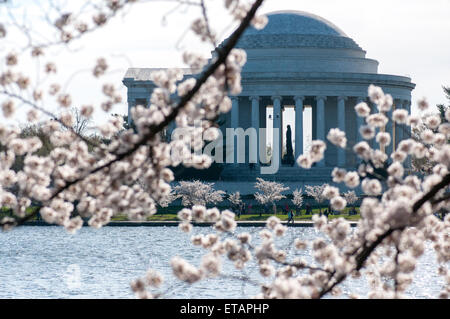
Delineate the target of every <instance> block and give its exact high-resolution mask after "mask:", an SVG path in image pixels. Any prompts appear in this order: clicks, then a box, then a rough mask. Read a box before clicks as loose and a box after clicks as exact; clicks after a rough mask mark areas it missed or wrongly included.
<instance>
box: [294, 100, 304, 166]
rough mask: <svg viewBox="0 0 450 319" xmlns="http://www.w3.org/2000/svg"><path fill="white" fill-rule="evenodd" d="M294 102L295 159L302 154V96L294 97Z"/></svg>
mask: <svg viewBox="0 0 450 319" xmlns="http://www.w3.org/2000/svg"><path fill="white" fill-rule="evenodd" d="M294 100H295V159H297V158H298V157H299V156H300V155H302V154H303V101H304V100H305V97H304V96H294Z"/></svg>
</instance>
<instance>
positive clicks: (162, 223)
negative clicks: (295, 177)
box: [23, 221, 358, 227]
mask: <svg viewBox="0 0 450 319" xmlns="http://www.w3.org/2000/svg"><path fill="white" fill-rule="evenodd" d="M179 223H180V222H178V221H144V222H138V221H136V222H134V221H112V222H109V223H108V224H106V225H105V226H103V227H108V226H110V227H118V226H121V227H178V224H179ZM236 223H237V226H238V227H265V226H266V222H265V221H236ZM349 223H350V226H351V227H356V226H357V224H358V222H354V221H351V222H349ZM281 224H283V225H286V226H288V227H313V226H314V223H313V222H312V221H297V222H294V223H293V224H292V223H290V224H287V222H281ZM192 225H193V226H196V227H210V226H213V225H214V223H207V222H205V223H192ZM23 226H59V225H55V224H48V223H46V222H44V221H29V222H25V223H24V224H23ZM83 227H89V226H88V224H87V222H84V224H83Z"/></svg>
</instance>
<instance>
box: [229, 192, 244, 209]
mask: <svg viewBox="0 0 450 319" xmlns="http://www.w3.org/2000/svg"><path fill="white" fill-rule="evenodd" d="M228 201H229V202H230V203H231V206H232V210H233V211H235V212H238V211H241V210H242V209H243V207H244V205H245V204H244V202H243V201H242V199H241V194H240V193H239V192H234V193H231V194H230V196H229V197H228Z"/></svg>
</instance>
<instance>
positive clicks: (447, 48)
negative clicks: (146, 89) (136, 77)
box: [0, 0, 450, 121]
mask: <svg viewBox="0 0 450 319" xmlns="http://www.w3.org/2000/svg"><path fill="white" fill-rule="evenodd" d="M26 2H27V3H33V1H26ZM41 2H44V0H42V1H41ZM207 2H208V3H209V4H210V7H209V8H210V9H209V14H210V16H211V17H212V18H211V20H212V22H213V27H215V28H216V30H217V31H218V32H219V33H221V32H223V33H222V34H223V38H225V37H226V36H227V35H228V34H229V33H230V32H231V31H232V28H230V27H229V22H230V19H229V16H227V15H226V14H224V12H225V11H224V9H223V7H222V4H223V1H222V0H209V1H207ZM174 7H175V4H174V3H173V2H170V3H164V1H155V2H152V3H146V4H141V5H138V6H136V7H135V8H134V9H131V10H130V11H129V12H128V13H127V14H126V15H125V16H124V17H118V18H115V20H113V21H112V22H111V23H110V24H109V25H108V26H107V27H105V28H104V29H102V30H100V31H99V32H96V33H94V34H91V35H88V36H86V38H85V39H84V40H82V41H78V42H76V43H75V44H74V45H72V49H77V53H75V54H73V53H68V52H66V51H65V50H59V51H57V53H58V54H57V56H55V59H56V61H57V62H58V63H59V64H60V66H59V69H60V70H61V72H62V74H61V76H62V77H66V78H67V77H68V76H69V75H71V74H74V73H75V72H77V71H80V69H81V70H83V69H84V70H88V69H91V68H92V66H93V65H94V64H95V60H96V59H97V58H98V57H100V56H105V57H107V58H108V59H109V62H110V64H111V70H112V71H113V72H112V73H110V74H109V76H108V77H107V78H106V79H107V80H108V82H111V83H114V84H115V85H116V86H117V87H119V88H121V92H122V94H123V100H124V102H126V89H125V87H124V86H123V85H122V83H121V80H122V77H123V75H124V74H125V72H126V69H127V68H128V67H183V65H182V63H181V59H180V55H181V53H182V51H183V50H184V49H202V50H203V52H210V50H211V48H209V47H202V46H201V45H199V43H198V42H197V41H195V38H194V37H192V36H189V34H188V35H187V36H185V37H182V35H183V34H184V33H185V31H186V29H187V26H188V25H189V23H190V21H192V20H193V19H194V18H195V17H197V16H199V10H198V9H196V8H188V9H183V10H177V11H174V12H172V13H170V14H167V13H168V12H169V11H170V9H172V8H174ZM278 10H300V11H307V12H310V13H313V14H316V15H319V16H321V17H323V18H325V19H327V20H329V21H330V22H332V23H333V24H335V25H336V26H338V27H339V28H340V29H342V30H343V31H344V32H345V33H346V34H347V35H348V36H349V37H351V38H353V39H354V40H355V41H356V42H357V43H358V44H359V46H361V47H362V48H363V49H364V50H365V51H366V52H367V57H368V58H372V59H375V60H377V61H379V63H380V64H379V73H385V74H395V75H406V76H409V77H411V78H412V81H413V82H414V83H416V84H417V87H416V89H415V90H414V91H413V109H414V107H415V102H416V101H417V99H418V98H420V97H423V96H426V97H427V98H428V100H429V101H430V103H431V104H432V105H434V104H436V103H442V102H444V96H443V93H442V89H441V86H442V85H450V41H449V40H448V39H449V38H450V18H449V17H450V0H432V1H429V0H395V1H394V0H377V1H366V0H339V1H338V0H314V1H312V0H311V1H299V0H295V1H294V0H266V1H265V3H264V5H263V7H262V9H261V11H260V12H261V13H268V12H271V11H278ZM0 14H1V13H0ZM164 16H165V17H166V19H165V23H163V17H164ZM227 26H228V28H227ZM224 30H225V31H224ZM180 39H181V41H179V40H180ZM0 49H4V47H0ZM30 67H32V66H30ZM89 74H90V73H89V72H88V71H86V72H84V73H83V72H78V73H76V76H74V77H72V78H71V80H70V82H69V83H68V86H67V88H68V89H70V90H71V91H72V92H74V94H75V103H76V104H77V105H81V104H85V103H92V101H94V102H100V101H101V100H102V99H101V98H100V97H99V95H98V88H99V87H101V86H100V83H98V81H92V80H88V78H87V75H89ZM126 110H127V108H126V105H125V103H124V104H122V105H120V106H117V107H116V108H115V109H114V112H116V113H121V114H125V113H126ZM95 118H96V120H97V121H101V120H102V119H103V118H106V116H105V114H103V113H102V112H97V113H96V116H95Z"/></svg>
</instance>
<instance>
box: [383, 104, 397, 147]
mask: <svg viewBox="0 0 450 319" xmlns="http://www.w3.org/2000/svg"><path fill="white" fill-rule="evenodd" d="M393 108H394V106H392V108H391V110H390V111H389V112H386V116H387V118H388V119H389V121H388V123H387V124H386V126H385V127H384V131H385V132H386V133H389V135H390V136H391V143H390V144H389V145H388V146H386V147H385V148H384V152H385V153H386V154H387V155H388V156H390V154H392V152H393V149H394V147H393V145H394V144H395V140H394V130H393V129H392V128H393V127H394V125H393V122H392V111H393Z"/></svg>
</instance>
